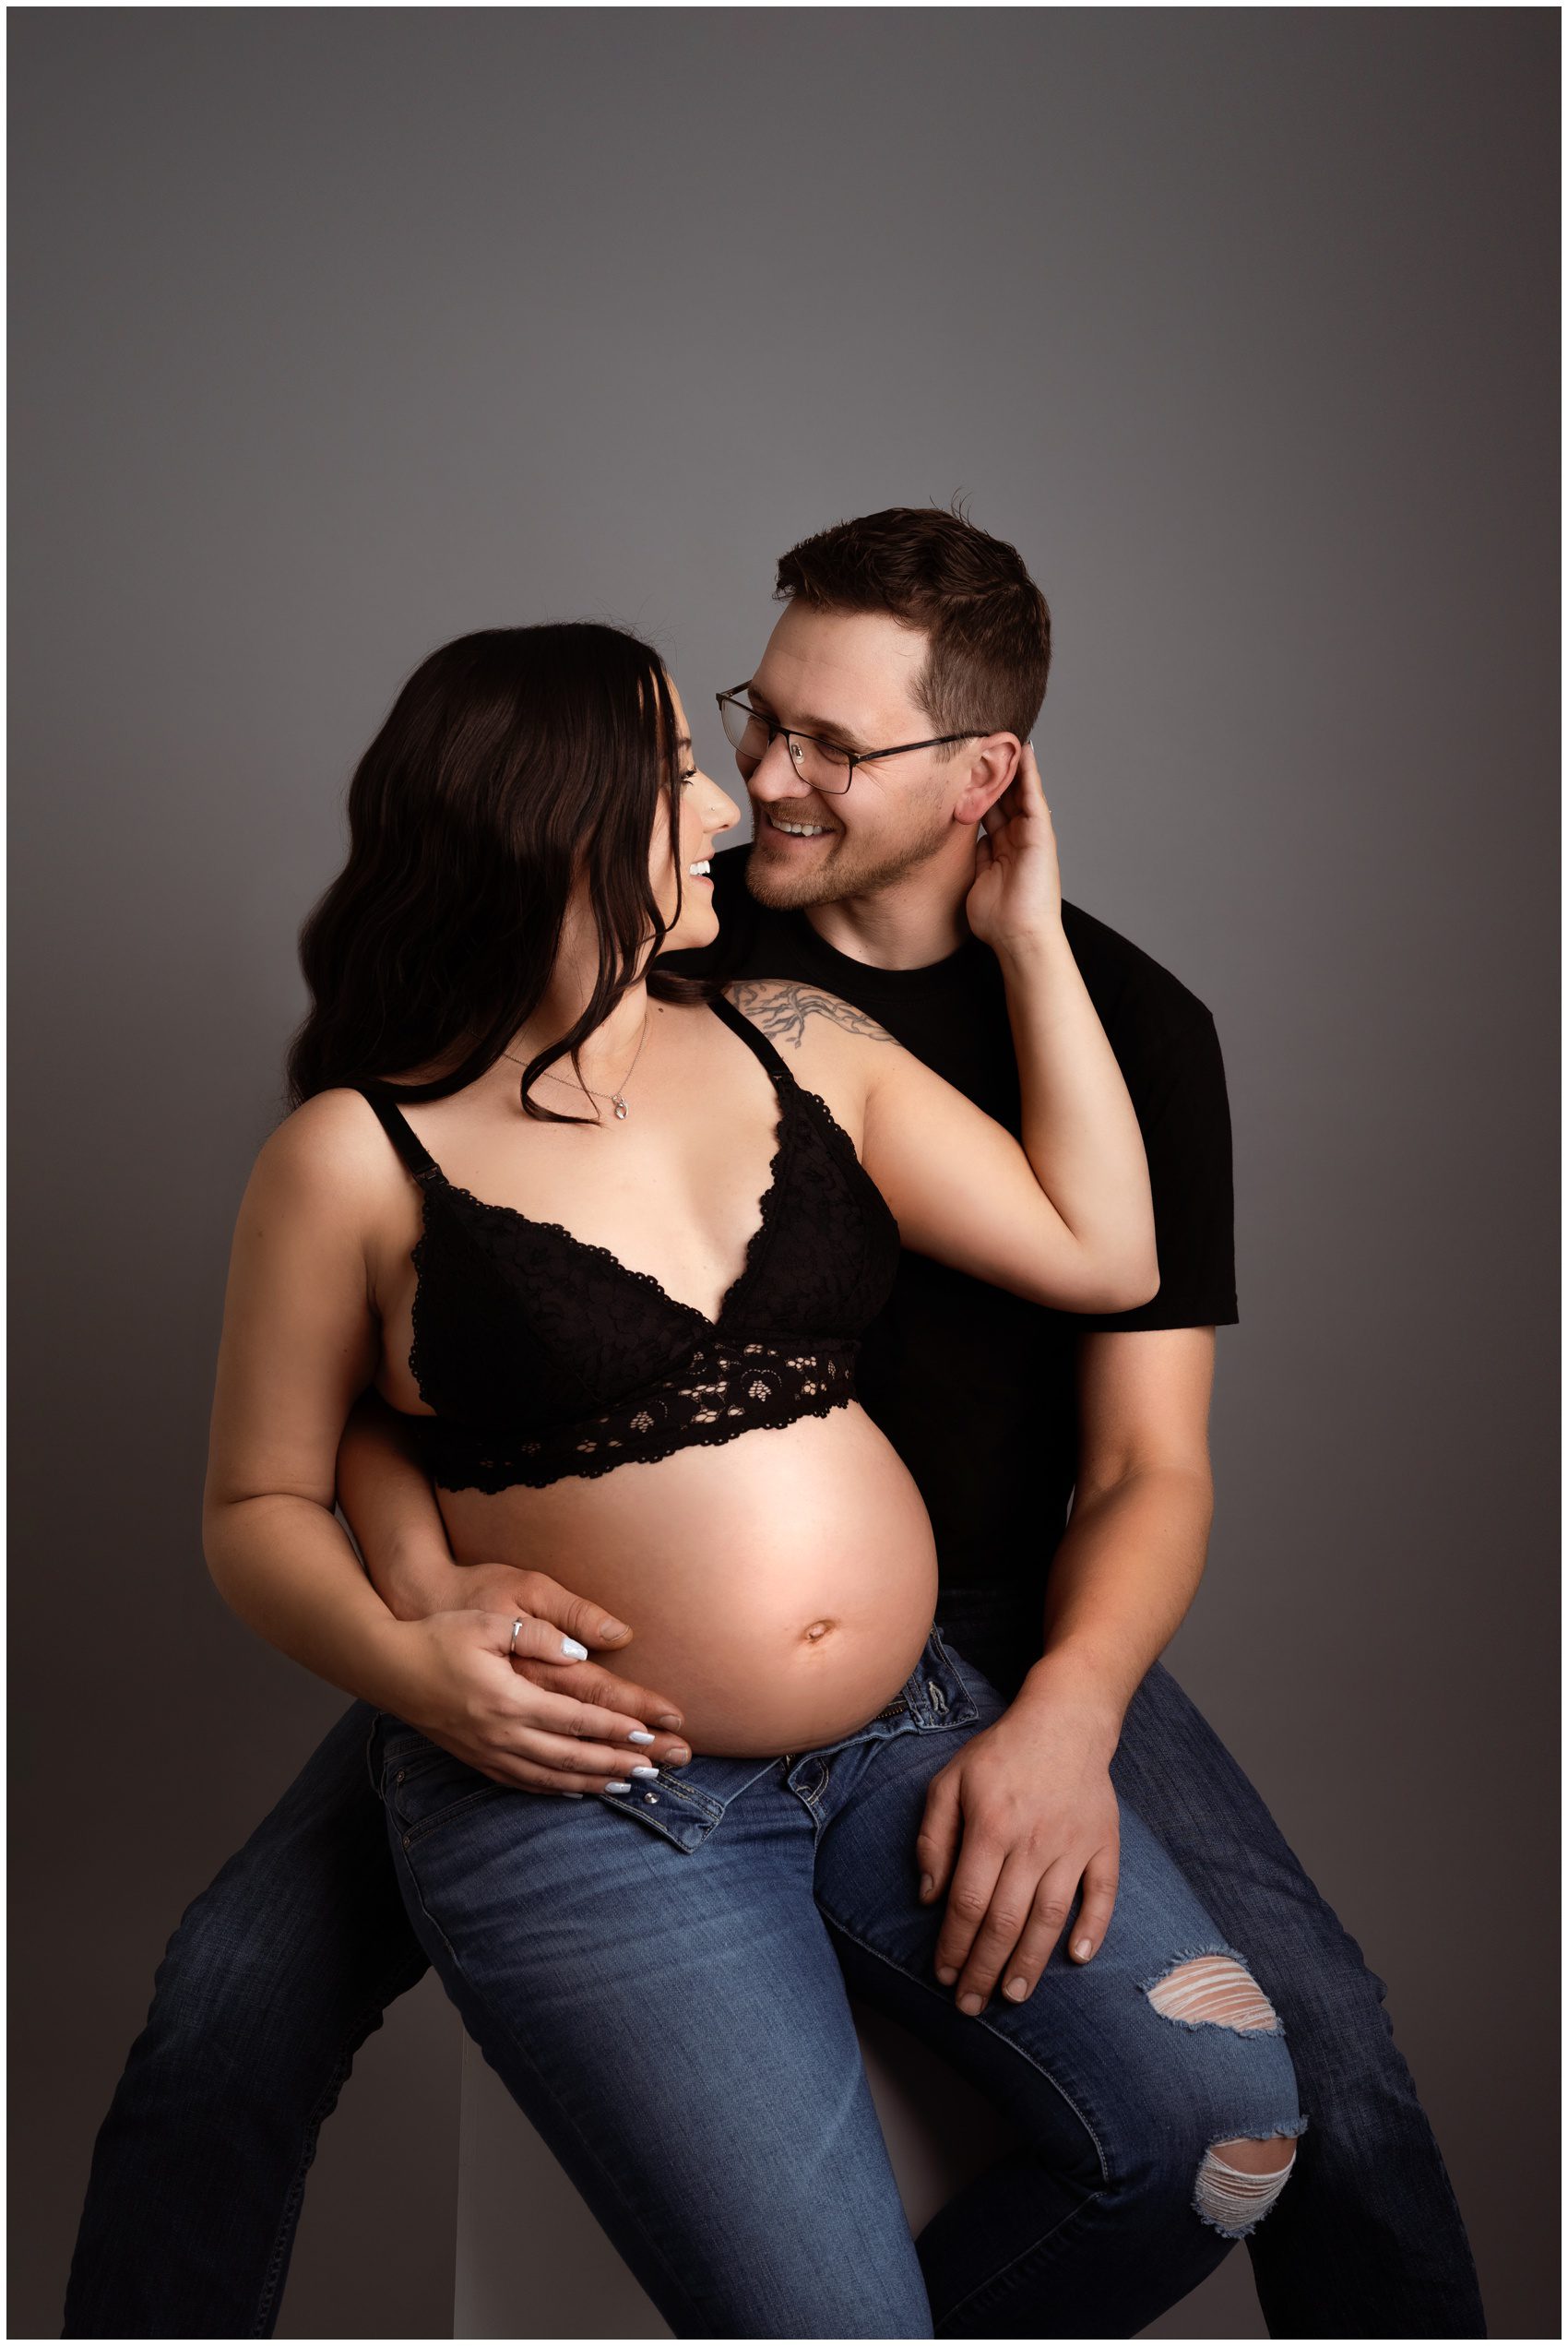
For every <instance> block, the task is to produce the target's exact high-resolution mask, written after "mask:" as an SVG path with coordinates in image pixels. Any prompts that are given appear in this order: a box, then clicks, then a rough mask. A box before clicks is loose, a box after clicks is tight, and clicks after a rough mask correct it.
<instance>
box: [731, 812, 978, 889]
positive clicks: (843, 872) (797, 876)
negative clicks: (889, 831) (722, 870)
mask: <svg viewBox="0 0 1568 2346" xmlns="http://www.w3.org/2000/svg"><path fill="white" fill-rule="evenodd" d="M909 815H910V824H909V826H906V827H905V828H904V829H903V830H902V833H901V836H900V837H899V839H898V840H897V844H895V843H894V842H892V841H891V840H880V841H879V840H855V839H853V838H852V837H851V835H850V834H849V832H848V831H840V832H839V834H838V838H837V845H836V846H835V847H834V848H832V849H831V850H830V851H828V852H827V853H826V854H825V855H820V856H818V857H815V858H814V860H813V862H812V863H810V864H809V865H808V864H805V863H804V859H802V864H801V866H800V867H794V866H793V859H792V858H791V857H790V856H789V855H788V854H784V855H776V854H775V853H774V852H773V851H771V849H770V848H769V847H768V846H767V845H766V842H765V843H764V844H763V847H762V852H761V854H760V855H759V854H758V852H757V848H756V844H755V840H757V839H759V838H761V836H762V833H763V826H764V824H765V823H766V819H767V818H766V814H760V815H758V816H756V817H755V818H754V845H753V848H752V851H751V853H750V854H749V855H748V856H747V858H746V891H747V893H748V895H751V896H754V898H755V899H756V900H757V902H758V903H759V904H765V905H766V907H767V908H768V910H769V911H774V912H795V911H800V910H801V909H802V906H804V905H807V904H837V903H838V902H839V901H841V899H843V898H845V897H847V896H873V895H875V894H876V893H877V892H878V891H879V890H880V889H882V888H885V887H892V886H893V884H894V882H895V881H897V880H901V879H904V878H906V877H907V876H908V875H909V873H911V872H914V871H918V870H919V869H920V866H921V864H922V863H928V862H929V861H930V859H931V858H932V856H933V855H934V854H935V853H936V851H937V850H938V848H939V847H941V846H943V845H944V842H945V841H946V840H947V838H948V837H949V835H950V833H951V831H952V828H953V826H952V822H951V819H950V818H949V817H948V816H946V815H945V814H944V813H942V812H941V811H940V810H939V809H937V808H934V807H933V808H930V809H922V810H921V811H920V812H919V813H918V814H917V813H916V811H915V810H914V809H910V810H909Z"/></svg>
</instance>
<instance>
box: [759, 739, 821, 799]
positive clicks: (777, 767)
mask: <svg viewBox="0 0 1568 2346" xmlns="http://www.w3.org/2000/svg"><path fill="white" fill-rule="evenodd" d="M746 788H747V789H748V790H749V791H750V792H752V794H753V796H754V797H756V798H804V797H806V796H807V795H808V794H809V792H810V791H811V784H810V783H809V782H807V781H802V779H801V772H800V768H798V767H797V765H796V764H795V761H794V758H793V757H792V756H791V755H790V744H789V743H788V742H787V741H786V740H785V738H784V736H783V734H782V733H775V734H774V736H773V739H772V740H771V741H770V742H769V743H768V744H767V747H766V749H765V750H764V751H763V754H762V756H760V757H759V758H758V760H757V762H756V764H755V765H754V767H753V768H752V771H751V779H750V780H749V781H748V782H747V784H746Z"/></svg>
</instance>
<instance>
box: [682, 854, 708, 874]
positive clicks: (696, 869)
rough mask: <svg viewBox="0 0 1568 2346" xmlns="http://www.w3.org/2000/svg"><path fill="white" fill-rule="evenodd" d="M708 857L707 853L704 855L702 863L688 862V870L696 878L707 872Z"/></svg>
mask: <svg viewBox="0 0 1568 2346" xmlns="http://www.w3.org/2000/svg"><path fill="white" fill-rule="evenodd" d="M707 868H708V866H707V856H706V855H705V856H704V857H703V860H702V862H701V863H688V864H687V866H686V869H687V871H688V872H690V873H691V875H692V876H693V877H694V879H695V878H700V877H701V876H702V875H703V874H704V873H706V872H707Z"/></svg>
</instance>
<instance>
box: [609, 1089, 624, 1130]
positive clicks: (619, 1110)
mask: <svg viewBox="0 0 1568 2346" xmlns="http://www.w3.org/2000/svg"><path fill="white" fill-rule="evenodd" d="M610 1097H611V1098H612V1100H613V1101H614V1102H615V1114H616V1118H617V1120H618V1121H619V1122H620V1123H622V1124H624V1122H625V1120H626V1103H625V1102H624V1100H623V1099H622V1097H621V1095H620V1093H619V1092H618V1091H612V1093H611V1095H610Z"/></svg>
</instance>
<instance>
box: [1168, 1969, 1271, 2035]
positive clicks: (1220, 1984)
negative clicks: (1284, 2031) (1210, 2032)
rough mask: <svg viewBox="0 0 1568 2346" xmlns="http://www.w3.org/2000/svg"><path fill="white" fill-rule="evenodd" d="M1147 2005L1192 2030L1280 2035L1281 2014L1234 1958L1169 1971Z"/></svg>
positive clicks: (1246, 1970) (1250, 1974)
mask: <svg viewBox="0 0 1568 2346" xmlns="http://www.w3.org/2000/svg"><path fill="white" fill-rule="evenodd" d="M1147 1993H1148V2000H1149V2002H1150V2003H1151V2004H1152V2005H1153V2007H1154V2008H1155V2010H1156V2011H1157V2012H1162V2013H1163V2014H1164V2016H1165V2018H1166V2019H1168V2020H1181V2021H1182V2022H1183V2023H1184V2024H1185V2025H1186V2026H1187V2027H1188V2028H1200V2027H1202V2026H1203V2024H1204V2023H1205V2022H1206V2021H1207V2022H1209V2023H1210V2024H1211V2025H1212V2026H1214V2027H1215V2028H1219V2029H1239V2030H1241V2031H1242V2032H1243V2033H1245V2032H1247V2031H1250V2030H1254V2029H1265V2030H1277V2029H1278V2027H1279V2015H1278V2014H1277V2012H1276V2010H1275V2008H1274V2007H1273V2005H1272V2004H1271V2003H1270V2002H1269V2000H1268V1998H1267V1996H1266V1995H1265V1994H1264V1992H1263V1990H1262V1988H1261V1987H1259V1985H1258V1983H1257V1982H1256V1980H1254V1979H1253V1975H1252V1973H1251V1972H1250V1971H1248V1969H1247V1967H1246V1965H1245V1964H1244V1963H1239V1962H1238V1961H1237V1960H1236V1958H1235V1957H1234V1956H1233V1955H1198V1956H1194V1957H1193V1958H1192V1959H1191V1960H1189V1961H1188V1962H1185V1963H1178V1964H1177V1966H1176V1968H1175V1970H1174V1971H1167V1973H1166V1974H1165V1977H1164V1978H1163V1979H1162V1980H1157V1981H1156V1983H1155V1984H1154V1986H1153V1987H1151V1988H1150V1989H1149V1990H1148V1991H1147Z"/></svg>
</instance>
